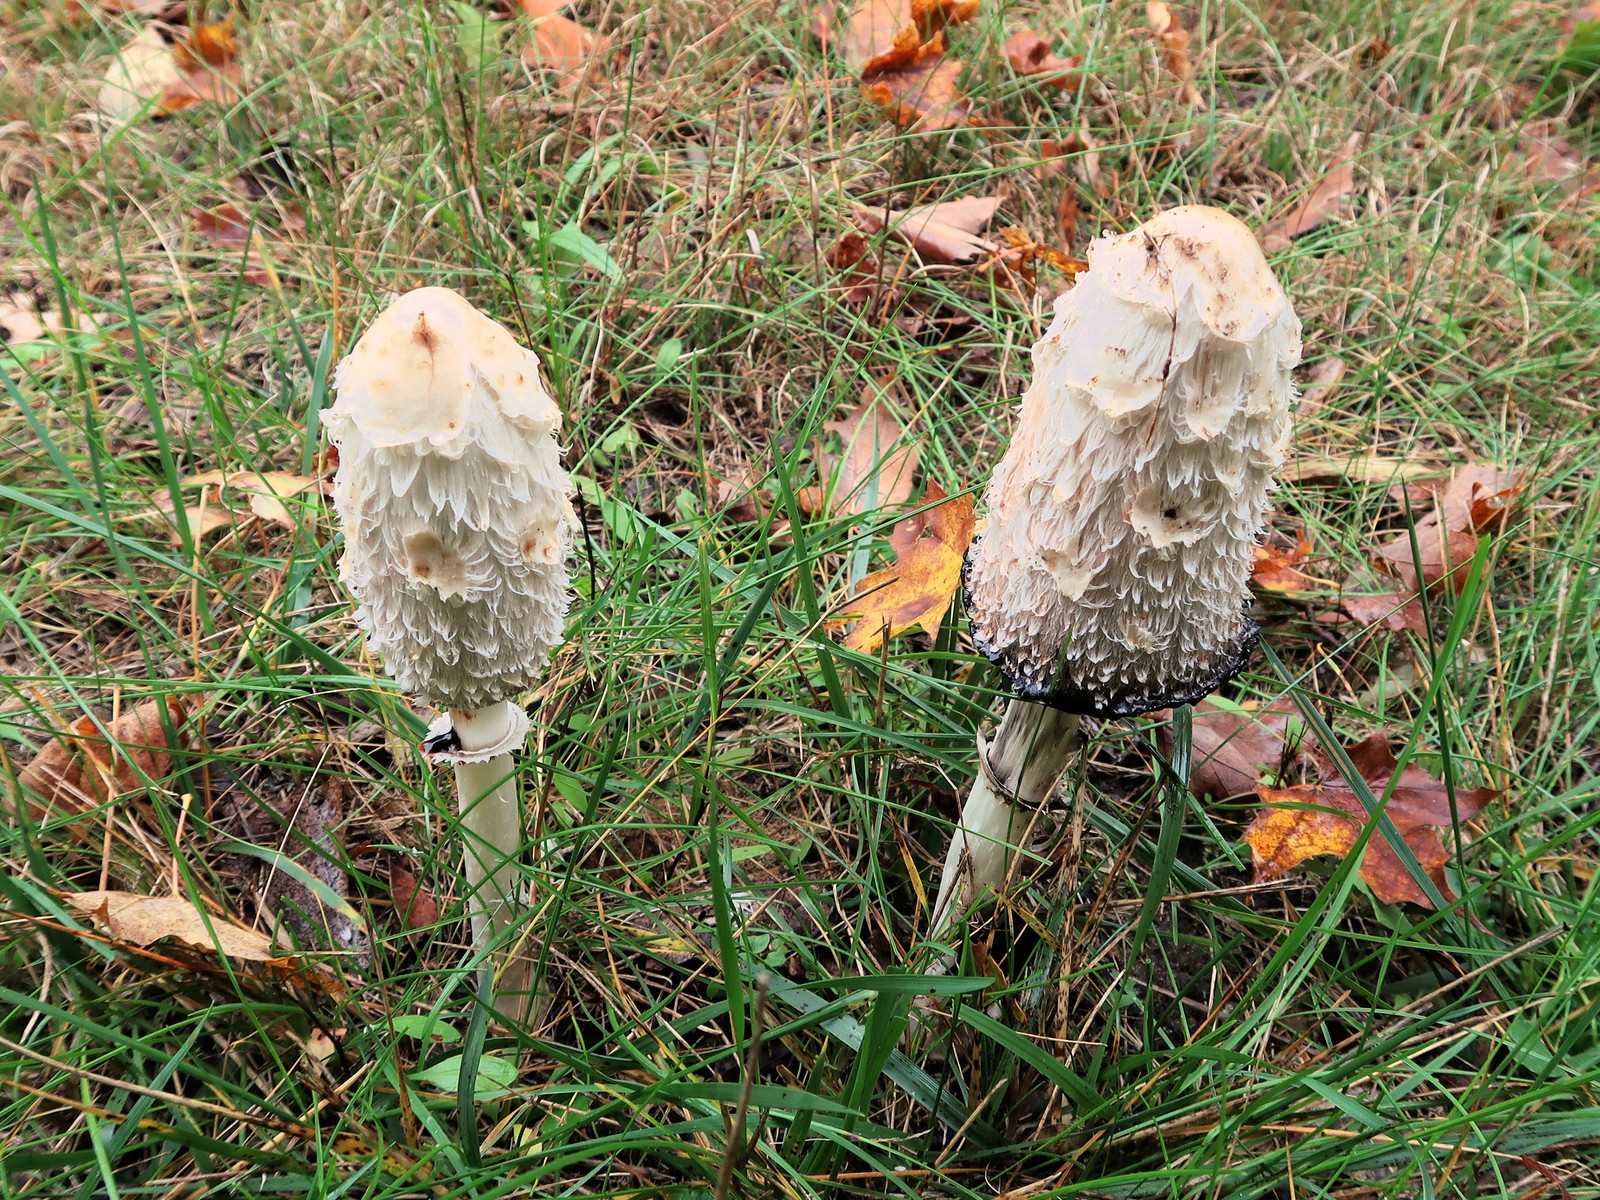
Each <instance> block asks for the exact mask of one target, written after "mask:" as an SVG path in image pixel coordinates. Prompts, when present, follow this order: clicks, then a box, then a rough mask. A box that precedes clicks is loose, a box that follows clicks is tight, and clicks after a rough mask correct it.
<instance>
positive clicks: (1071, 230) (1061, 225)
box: [1056, 179, 1078, 250]
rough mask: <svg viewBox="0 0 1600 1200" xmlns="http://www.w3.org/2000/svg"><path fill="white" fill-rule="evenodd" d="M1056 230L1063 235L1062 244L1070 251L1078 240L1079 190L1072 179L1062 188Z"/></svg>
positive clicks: (1057, 208)
mask: <svg viewBox="0 0 1600 1200" xmlns="http://www.w3.org/2000/svg"><path fill="white" fill-rule="evenodd" d="M1056 228H1057V230H1058V231H1059V232H1060V234H1061V244H1062V245H1063V246H1065V247H1066V248H1067V249H1068V250H1071V249H1072V244H1073V243H1074V242H1075V241H1077V240H1078V188H1077V185H1076V184H1074V183H1073V182H1072V181H1071V180H1070V179H1069V180H1068V181H1067V182H1066V183H1065V184H1064V185H1063V186H1062V188H1061V200H1060V202H1059V203H1058V204H1057V205H1056Z"/></svg>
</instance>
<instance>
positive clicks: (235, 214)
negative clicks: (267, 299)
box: [189, 203, 272, 287]
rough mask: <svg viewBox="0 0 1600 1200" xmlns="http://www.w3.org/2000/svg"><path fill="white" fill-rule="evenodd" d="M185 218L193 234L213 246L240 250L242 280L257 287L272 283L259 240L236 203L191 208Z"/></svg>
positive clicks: (245, 215) (247, 216)
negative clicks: (241, 255) (190, 224)
mask: <svg viewBox="0 0 1600 1200" xmlns="http://www.w3.org/2000/svg"><path fill="white" fill-rule="evenodd" d="M189 218H190V220H191V221H193V222H194V228H195V232H196V233H198V234H199V235H200V236H201V237H203V238H205V239H206V240H207V241H209V242H211V243H212V244H213V245H216V246H221V247H224V248H231V249H234V250H236V251H237V250H244V249H245V248H246V247H249V250H248V251H247V252H246V254H245V269H244V279H245V282H246V283H249V284H252V285H254V286H257V287H261V286H264V285H266V284H268V283H270V282H271V281H272V277H271V275H270V274H269V273H268V272H267V269H266V264H265V261H264V260H263V258H262V255H261V238H260V235H259V234H257V233H256V232H255V231H254V230H252V229H251V226H250V217H249V215H248V214H247V213H245V211H244V210H243V209H241V208H240V207H239V206H238V205H237V204H232V203H228V204H219V205H217V206H216V207H215V208H196V209H191V210H190V212H189Z"/></svg>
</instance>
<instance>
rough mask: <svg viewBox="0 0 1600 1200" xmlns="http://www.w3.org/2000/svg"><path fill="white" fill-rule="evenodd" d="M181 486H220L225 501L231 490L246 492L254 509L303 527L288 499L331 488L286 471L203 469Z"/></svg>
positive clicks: (279, 521) (286, 524)
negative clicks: (293, 514) (291, 509)
mask: <svg viewBox="0 0 1600 1200" xmlns="http://www.w3.org/2000/svg"><path fill="white" fill-rule="evenodd" d="M179 486H180V487H186V488H190V487H217V488H220V489H221V495H222V496H223V498H224V502H226V501H227V500H228V499H229V497H230V494H232V495H234V496H237V495H243V496H245V497H247V503H248V504H249V506H250V511H251V512H252V513H254V514H255V515H256V516H258V517H260V518H261V519H262V520H263V521H270V522H271V523H272V524H274V525H281V526H283V528H285V529H299V528H300V522H299V521H297V520H295V518H294V517H293V516H292V515H291V514H290V512H289V509H288V507H287V506H286V505H285V504H284V501H285V500H288V499H292V498H293V497H295V496H298V495H300V493H302V492H305V491H311V490H315V491H318V492H321V493H323V494H324V495H325V494H327V490H328V489H327V485H326V483H325V482H324V481H323V480H321V479H314V478H312V477H310V476H307V475H291V474H289V473H288V472H285V471H202V472H201V473H200V474H198V475H190V476H189V477H188V478H186V479H183V480H181V481H180V483H179ZM230 507H231V505H230Z"/></svg>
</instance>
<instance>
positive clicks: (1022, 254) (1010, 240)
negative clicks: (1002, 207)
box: [991, 225, 1089, 286]
mask: <svg viewBox="0 0 1600 1200" xmlns="http://www.w3.org/2000/svg"><path fill="white" fill-rule="evenodd" d="M995 236H996V237H998V238H999V239H1000V243H1001V247H1000V252H999V253H998V254H996V255H995V256H994V258H993V259H992V260H991V262H992V264H993V265H995V266H1003V267H1005V268H1007V269H1008V270H1012V271H1016V272H1018V273H1019V274H1020V275H1021V276H1022V277H1023V279H1024V281H1025V282H1026V283H1027V284H1028V285H1030V286H1031V285H1032V284H1033V281H1034V278H1033V268H1034V264H1035V263H1036V262H1041V261H1042V262H1047V263H1049V264H1050V265H1051V266H1053V267H1055V268H1056V269H1057V270H1058V271H1061V272H1064V273H1065V274H1066V275H1067V276H1068V277H1072V276H1076V275H1078V274H1079V273H1080V272H1082V271H1087V270H1088V269H1089V264H1088V263H1086V262H1085V261H1083V260H1082V259H1081V258H1073V257H1072V256H1071V255H1070V254H1063V253H1062V252H1061V251H1060V250H1057V249H1056V248H1055V247H1054V246H1047V245H1045V244H1044V243H1043V242H1040V241H1038V240H1036V239H1035V238H1034V237H1033V236H1032V235H1031V234H1030V233H1029V232H1028V231H1027V230H1026V229H1023V228H1022V227H1021V226H1020V225H1007V226H1006V227H1005V228H1004V229H997V230H995Z"/></svg>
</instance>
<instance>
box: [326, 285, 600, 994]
mask: <svg viewBox="0 0 1600 1200" xmlns="http://www.w3.org/2000/svg"><path fill="white" fill-rule="evenodd" d="M334 386H335V389H336V391H337V400H336V402H335V403H334V405H333V407H332V408H330V409H329V410H327V412H326V413H324V415H323V421H324V424H325V425H326V427H327V430H328V436H329V438H330V439H331V440H332V442H333V444H334V445H335V446H337V447H338V449H339V470H338V474H337V475H336V476H335V478H334V492H333V501H334V507H335V509H336V511H337V513H338V515H339V519H340V522H341V524H342V525H343V527H344V535H345V551H344V558H343V559H342V561H341V563H340V576H341V578H342V579H343V580H344V582H345V585H346V586H347V587H348V588H349V589H350V592H351V594H352V595H353V596H354V597H355V599H356V601H357V608H356V620H357V621H358V622H359V624H360V625H361V628H362V629H363V630H365V632H366V634H367V639H368V644H369V645H370V646H371V648H372V650H373V651H374V652H376V653H377V654H378V655H379V656H381V657H382V659H383V661H384V664H385V666H386V667H387V669H388V671H389V673H390V674H391V675H393V676H394V678H395V681H396V682H397V683H398V684H399V686H400V688H401V690H403V691H405V692H407V693H409V694H411V695H413V696H415V697H416V698H417V699H419V700H421V701H422V702H424V703H426V704H430V705H433V706H434V707H436V708H439V709H442V710H444V711H443V712H442V713H441V715H440V717H439V718H438V719H437V720H436V721H435V722H434V723H433V725H432V727H430V729H429V738H428V741H427V742H426V743H425V747H426V748H427V749H429V750H430V751H431V752H433V757H434V758H435V760H436V761H446V762H450V763H451V764H452V765H453V766H454V767H455V775H456V787H457V793H458V800H459V802H460V805H461V828H462V830H463V832H464V833H465V834H466V837H467V847H466V881H467V884H468V887H469V889H470V893H471V894H470V903H471V912H472V926H473V936H474V938H475V940H476V941H477V943H478V945H479V947H480V948H481V947H482V946H484V945H485V944H487V943H488V942H489V941H491V940H493V939H494V938H496V937H497V936H499V935H500V934H502V933H503V931H505V930H506V929H507V928H509V927H510V926H511V925H512V924H513V923H514V922H515V920H516V918H517V916H518V914H519V913H520V912H521V907H522V906H521V904H520V901H519V897H518V895H517V881H518V879H519V871H518V869H517V865H518V863H517V860H518V857H519V855H520V854H521V852H522V849H523V843H524V837H523V827H522V819H521V813H520V809H519V805H518V801H517V787H516V777H515V773H514V767H513V764H512V754H513V752H514V751H516V750H517V749H519V748H520V747H521V745H522V743H523V741H524V738H525V736H526V734H527V731H528V718H527V716H526V714H525V713H524V712H523V710H522V709H521V707H520V706H518V705H517V704H516V703H514V702H513V700H512V698H513V697H515V696H516V695H518V694H519V693H521V692H524V691H526V690H527V689H529V688H530V687H532V686H533V685H534V684H535V683H536V682H537V681H538V679H539V675H540V673H541V671H542V670H543V668H544V665H545V663H546V661H547V660H548V658H549V656H550V651H551V650H552V649H553V648H554V647H556V646H558V645H559V644H560V643H561V642H562V640H563V638H564V630H565V619H566V612H567V605H568V601H569V589H568V581H567V567H566V557H567V549H568V544H569V541H570V538H571V533H572V530H573V528H574V527H575V526H576V524H577V517H576V515H575V514H574V513H573V510H572V504H571V501H570V499H569V496H570V494H571V487H570V484H569V481H568V478H567V473H566V472H565V471H564V470H563V469H562V466H561V450H560V447H559V446H558V445H557V443H556V434H557V433H558V432H559V430H560V427H561V411H560V409H559V408H557V407H556V403H555V401H554V400H553V399H552V398H551V397H550V394H549V393H548V392H547V391H546V390H545V388H544V384H543V382H542V381H541V379H540V374H539V359H538V356H537V355H535V354H534V353H533V352H532V351H531V350H526V349H524V348H523V347H522V346H520V345H518V343H517V341H516V339H515V338H513V337H512V336H511V334H510V333H509V332H507V331H506V330H505V329H503V328H502V327H501V326H499V325H498V324H496V323H495V322H494V321H492V320H490V319H489V318H488V317H486V316H484V315H483V314H482V313H480V312H479V311H478V310H477V309H475V308H473V307H472V305H470V304H469V303H467V301H466V300H464V299H462V298H461V297H460V296H458V295H457V294H456V293H455V292H452V291H450V290H449V289H447V288H437V287H428V288H419V289H417V290H416V291H413V292H408V293H407V294H406V295H404V296H402V297H400V298H399V299H398V300H396V301H395V302H394V303H393V304H391V305H390V306H389V307H388V308H387V309H385V310H384V311H383V313H382V314H381V315H380V316H379V317H378V318H377V319H376V320H375V321H373V323H372V325H371V326H370V327H369V328H368V329H367V331H366V332H365V333H364V334H362V336H361V338H360V340H359V341H358V342H357V343H356V345H355V348H354V349H352V350H351V351H350V353H349V355H348V356H347V357H346V358H345V359H344V361H342V362H341V363H340V364H339V367H338V370H337V372H336V374H335V376H334ZM494 961H495V962H496V964H497V965H498V966H500V967H505V964H506V954H505V952H504V951H501V952H500V953H499V954H498V955H497V957H496V960H494ZM527 966H528V964H527V962H526V960H525V959H518V960H516V963H515V964H514V966H513V967H512V968H511V969H507V970H505V971H504V976H505V977H504V978H502V981H501V987H500V994H499V996H498V997H497V1000H496V1005H497V1007H498V1008H499V1009H500V1011H501V1012H502V1013H504V1014H506V1015H523V1014H525V1013H526V1012H527V1011H528V1004H529V1003H530V997H529V996H528V995H527V989H528V987H529V986H530V981H529V980H528V978H527V974H528V971H527Z"/></svg>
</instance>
